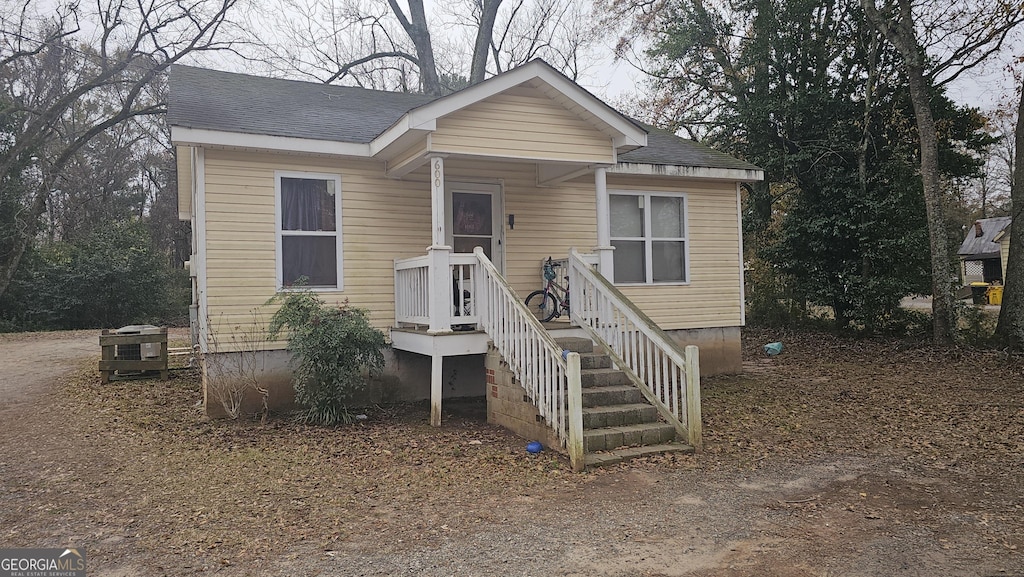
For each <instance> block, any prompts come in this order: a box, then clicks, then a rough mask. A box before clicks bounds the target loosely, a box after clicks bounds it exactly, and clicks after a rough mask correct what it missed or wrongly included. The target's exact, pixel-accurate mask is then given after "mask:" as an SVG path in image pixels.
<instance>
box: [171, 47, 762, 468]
mask: <svg viewBox="0 0 1024 577" xmlns="http://www.w3.org/2000/svg"><path fill="white" fill-rule="evenodd" d="M170 89H171V94H170V100H169V107H168V119H169V122H170V124H171V129H172V133H171V134H172V140H173V143H174V145H175V147H176V151H177V155H178V178H179V211H180V216H181V218H183V219H188V220H190V221H191V222H192V227H193V229H192V230H193V255H192V260H191V270H192V275H193V280H194V294H195V299H194V333H195V335H196V339H197V342H198V345H199V347H200V348H201V349H202V350H203V351H204V352H205V353H206V356H207V358H213V357H215V356H217V355H231V354H236V353H234V352H233V351H234V350H235V349H236V348H238V343H239V342H242V341H244V340H245V339H244V338H242V337H243V334H244V333H245V327H248V326H251V325H252V323H253V322H254V320H253V319H254V317H253V311H254V310H256V311H260V314H259V315H258V316H257V317H255V318H256V321H255V322H256V324H257V325H258V324H259V322H260V318H269V315H270V314H271V313H272V312H273V311H272V310H268V308H267V307H265V306H264V303H265V302H266V301H267V299H268V298H269V297H271V296H273V295H274V294H275V292H277V291H282V290H289V286H290V285H291V284H292V282H293V281H294V280H295V279H297V278H298V277H300V276H306V277H308V278H309V279H310V280H309V283H310V286H311V288H312V290H316V291H318V292H319V293H320V295H321V296H322V297H323V298H324V299H325V300H328V301H330V302H342V301H345V300H347V301H348V302H349V303H351V304H352V305H354V306H358V307H362V308H365V309H368V310H369V311H370V316H371V320H372V322H373V324H374V325H376V326H377V327H379V328H380V329H382V330H385V331H387V332H388V333H389V335H390V340H391V343H392V351H390V353H389V357H388V363H387V368H386V378H385V380H384V381H383V384H381V389H380V390H379V391H378V394H381V395H383V396H384V398H388V399H414V398H419V399H423V398H428V397H429V398H431V400H432V408H433V410H432V421H433V422H434V423H435V424H436V423H439V422H440V416H441V412H440V408H441V400H442V398H444V397H450V396H459V395H463V396H465V395H484V394H486V395H487V397H488V414H489V417H490V418H491V419H492V420H493V421H495V422H498V423H500V424H502V425H505V426H508V427H510V428H512V429H514V430H516V431H518V432H520V433H522V434H524V435H529V436H532V437H535V438H539V437H542V436H543V435H544V434H545V431H546V434H547V437H545V438H547V439H548V440H549V442H552V443H555V444H556V446H557V445H560V446H567V447H568V448H569V449H570V453H572V451H573V450H577V452H578V449H579V447H576V445H580V446H585V448H587V449H588V452H589V453H594V454H595V455H597V456H592V457H588V459H591V460H593V459H597V460H600V459H602V458H608V457H607V455H609V454H612V453H602V451H612V450H613V449H615V448H616V447H618V446H620V445H641V444H646V445H650V444H659V443H664V442H666V441H668V440H672V439H666V438H665V436H664V435H662V434H661V433H660V432H658V433H657V434H655V433H653V432H652V430H649V428H645V427H646V425H645V424H644V423H643V422H637V421H643V420H644V419H646V420H647V421H652V420H653V421H657V422H658V423H659V426H663V425H665V424H666V423H667V424H668V425H670V429H671V428H672V427H674V428H675V432H676V433H678V434H675V435H674V438H675V439H678V440H682V441H689V442H690V443H691V444H693V445H697V444H699V421H700V419H699V397H697V394H696V392H697V382H698V380H699V372H698V371H703V372H704V374H709V373H723V372H737V371H739V370H740V367H741V362H740V327H742V326H743V324H744V307H743V267H742V259H741V255H742V239H741V226H740V185H741V183H742V182H745V181H755V180H760V179H762V178H763V173H762V171H761V170H760V169H758V168H757V167H755V166H752V165H750V164H748V163H745V162H742V161H740V160H737V159H735V158H732V157H730V156H728V155H725V154H721V153H718V152H715V151H713V150H711V149H709V148H707V147H705V146H702V145H700V144H697V143H695V142H692V141H689V140H684V139H680V138H678V137H676V136H674V135H672V134H669V133H666V132H662V131H657V130H654V129H651V128H649V127H645V126H642V125H640V124H638V123H636V122H634V121H632V120H631V119H629V118H627V117H626V116H624V115H622V114H620V113H619V112H617V111H616V110H614V109H613V108H611V107H609V106H608V105H607V104H605V103H604V102H602V101H601V100H599V99H598V98H596V97H595V96H593V95H592V94H590V93H589V92H587V91H586V90H584V89H582V88H581V87H580V86H578V85H577V84H575V83H574V82H572V81H571V80H569V79H568V78H566V77H565V76H563V75H561V74H560V73H558V72H557V71H556V70H554V69H553V68H551V67H550V66H549V65H548V64H546V63H544V62H542V61H539V60H538V61H533V62H530V63H528V64H526V65H524V66H522V67H519V68H516V69H514V70H511V71H508V72H505V73H503V74H500V75H498V76H495V77H492V78H490V79H488V80H486V81H484V82H482V83H480V84H477V85H474V86H471V87H469V88H466V89H464V90H461V91H459V92H456V93H454V94H450V95H448V96H444V97H440V98H432V97H428V96H424V95H419V94H404V93H389V92H378V91H372V90H365V89H361V88H355V87H343V86H327V85H321V84H313V83H305V82H296V81H290V80H277V79H267V78H258V77H254V76H248V75H243V74H232V73H226V72H217V71H211V70H204V69H199V68H191V67H184V66H176V67H173V68H172V69H171V72H170ZM549 256H552V257H554V258H555V259H556V262H557V264H558V265H559V267H560V271H561V272H560V273H559V276H563V277H567V278H568V279H569V285H570V287H571V288H570V293H571V305H572V306H571V320H570V319H563V322H560V323H559V322H555V323H545V324H542V323H540V322H538V321H537V319H535V318H534V317H533V315H531V314H530V311H529V310H528V309H526V308H525V307H524V305H523V303H522V297H525V296H526V295H527V294H529V293H530V292H531V291H533V290H535V289H538V288H540V287H541V283H542V278H541V263H542V261H543V260H544V259H546V258H547V257H549ZM459 301H462V302H459ZM261 315H262V316H261ZM565 321H568V322H565ZM565 338H568V339H569V340H563V339H565ZM555 339H559V340H557V341H556V340H555ZM694 345H696V347H699V351H700V352H699V359H700V361H699V369H698V363H697V358H698V356H697V352H696V351H697V349H696V348H695V347H693V348H690V347H692V346H694ZM263 348H264V349H265V350H266V351H265V354H264V356H265V358H264V359H263V360H261V363H262V364H261V369H260V378H261V380H262V383H263V386H265V387H267V388H269V389H270V390H271V403H272V404H284V403H287V402H288V400H289V399H290V396H289V395H290V385H289V377H290V375H289V373H288V370H287V358H288V356H287V352H286V351H284V350H283V348H284V343H266V344H265V345H263ZM570 348H573V349H579V350H580V351H581V355H580V356H579V357H577V356H576V355H574V354H568V353H563V349H570ZM591 348H594V350H595V351H596V352H589V351H590V350H591ZM577 359H580V360H577ZM577 363H581V364H582V368H581V369H579V368H577V367H578V366H579V365H578V364H577ZM207 364H208V366H207V369H206V373H209V372H210V371H211V370H212V369H211V368H210V366H209V363H207ZM613 365H614V366H613ZM581 372H582V373H583V375H582V377H581V376H580V373H581ZM588 372H589V374H587V373H588ZM573 382H577V384H579V383H580V382H582V385H581V386H582V387H583V392H582V393H575V394H574V393H572V389H573ZM629 387H632V388H635V389H637V390H638V391H639V394H637V395H634V396H631V395H629V394H627V393H626V392H624V389H625V388H629ZM567 388H568V390H567ZM595 389H600V391H598V392H599V393H601V394H604V397H602V398H603V399H604V401H598V400H597V399H598V397H599V396H600V395H599V394H598V392H595ZM616 391H617V392H619V393H622V394H621V395H618V396H616V395H613V394H611V393H613V392H616ZM580 395H582V398H583V401H582V403H583V404H584V405H587V406H585V407H583V408H582V411H581V410H579V404H580V401H579V399H580V398H581V397H580ZM588 399H590V401H588ZM602 402H603V403H604V404H603V405H602V404H601V403H602ZM616 404H617V405H616ZM610 405H616V406H621V407H626V408H625V409H622V410H621V411H619V412H618V413H616V411H617V410H618V409H615V408H608V406H610ZM207 406H208V410H210V411H211V412H215V411H216V407H214V406H213V402H212V401H211V400H210V399H209V398H208V399H207ZM574 406H576V407H577V408H576V409H573V407H574ZM652 406H653V407H654V409H656V411H657V414H655V415H654V416H653V418H650V413H652V412H653V410H648V409H650V408H651V407H652ZM574 411H575V412H574ZM581 412H582V414H583V421H584V423H583V428H584V429H585V430H584V431H583V437H582V439H583V440H582V441H581V440H580V439H581V437H580V434H579V433H580V431H579V430H578V429H579V425H580V424H579V423H578V422H577V421H578V420H579V416H578V415H579V413H581ZM574 415H576V416H574ZM638 415H640V416H638ZM644 415H647V416H646V417H644ZM630 419H634V420H633V421H630ZM538 423H539V425H538ZM648 424H650V423H648ZM537 427H541V428H543V431H539V430H537ZM651 427H654V425H651ZM604 429H609V430H611V432H608V433H607V434H605V432H602V431H601V430H604ZM574 435H575V437H574ZM670 436H673V435H670ZM574 438H575V439H576V440H573V439H574ZM574 443H576V444H574ZM574 447H576V449H574ZM602 454H603V455H605V456H601V455H602Z"/></svg>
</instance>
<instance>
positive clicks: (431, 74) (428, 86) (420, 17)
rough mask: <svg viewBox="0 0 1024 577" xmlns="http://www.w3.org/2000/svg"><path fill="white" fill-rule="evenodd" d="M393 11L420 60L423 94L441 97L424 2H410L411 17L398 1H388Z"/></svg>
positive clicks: (418, 0)
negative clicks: (406, 14)
mask: <svg viewBox="0 0 1024 577" xmlns="http://www.w3.org/2000/svg"><path fill="white" fill-rule="evenodd" d="M388 4H389V5H390V6H391V10H392V11H393V12H394V14H395V16H396V17H397V18H398V21H399V22H400V23H401V24H402V28H404V29H405V33H406V34H408V35H409V39H410V40H412V44H413V46H415V47H416V59H417V60H419V70H420V82H421V83H422V84H423V92H425V93H427V94H429V95H431V96H441V94H443V92H444V91H443V90H442V88H441V80H440V79H439V78H438V75H437V63H436V62H435V61H434V45H433V44H432V43H431V41H430V29H429V28H427V14H426V12H425V11H424V10H423V0H409V17H408V18H406V16H405V12H403V11H402V8H401V7H400V6H399V5H398V2H397V0H388Z"/></svg>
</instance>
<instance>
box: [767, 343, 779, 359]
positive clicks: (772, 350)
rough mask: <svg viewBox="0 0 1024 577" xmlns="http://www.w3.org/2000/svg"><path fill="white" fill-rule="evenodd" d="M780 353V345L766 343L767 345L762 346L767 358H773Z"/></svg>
mask: <svg viewBox="0 0 1024 577" xmlns="http://www.w3.org/2000/svg"><path fill="white" fill-rule="evenodd" d="M781 352H782V343H768V344H767V345H765V346H764V354H766V355H768V356H769V357H774V356H775V355H777V354H779V353H781Z"/></svg>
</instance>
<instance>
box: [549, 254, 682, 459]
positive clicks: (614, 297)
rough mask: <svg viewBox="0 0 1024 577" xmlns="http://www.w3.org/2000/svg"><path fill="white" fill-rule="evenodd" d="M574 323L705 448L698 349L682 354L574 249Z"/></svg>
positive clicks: (571, 267)
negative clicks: (702, 434) (703, 442)
mask: <svg viewBox="0 0 1024 577" xmlns="http://www.w3.org/2000/svg"><path fill="white" fill-rule="evenodd" d="M569 287H570V289H571V291H572V308H571V314H572V320H573V321H574V322H575V323H576V324H578V325H579V326H580V327H582V328H583V329H584V331H586V332H587V334H588V335H589V336H590V337H591V338H592V339H593V340H594V341H595V342H597V343H598V344H601V345H603V346H604V347H605V348H606V349H607V350H608V352H610V353H611V356H612V360H613V361H614V362H615V364H616V366H617V367H618V368H619V369H621V370H623V371H625V372H626V374H627V375H629V376H630V379H631V380H632V381H633V383H634V384H635V385H637V387H638V388H639V389H640V391H641V392H642V393H643V394H644V396H645V397H647V399H648V400H649V401H651V403H652V404H654V405H655V406H656V407H658V410H659V412H661V414H662V416H664V417H665V419H666V420H667V421H669V422H670V423H672V424H673V425H675V426H676V429H677V430H678V431H679V432H680V433H681V434H683V435H685V436H686V438H687V442H689V444H690V445H692V446H693V447H694V448H695V449H699V448H700V446H701V417H700V369H699V361H698V352H697V347H695V346H692V345H690V346H688V347H686V352H685V353H683V352H681V351H680V350H679V348H678V347H677V346H676V344H675V341H673V340H672V338H671V337H669V336H668V335H667V334H665V331H663V330H661V328H660V327H658V325H657V324H656V323H655V322H654V321H652V320H651V319H650V317H648V316H647V315H645V314H644V313H643V311H641V310H640V309H639V308H637V307H636V305H634V304H633V303H632V301H630V300H629V299H628V298H626V296H625V295H623V294H622V293H621V292H619V290H618V289H617V288H615V286H614V285H612V284H611V283H610V282H608V280H607V279H605V278H604V277H603V276H602V275H600V274H598V273H597V272H596V271H595V270H594V269H593V268H592V267H591V266H590V265H589V264H588V263H587V262H586V261H585V260H584V258H583V256H582V255H580V254H579V253H577V252H576V251H575V250H572V251H570V254H569Z"/></svg>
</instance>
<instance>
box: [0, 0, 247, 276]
mask: <svg viewBox="0 0 1024 577" xmlns="http://www.w3.org/2000/svg"><path fill="white" fill-rule="evenodd" d="M240 1H241V0H196V1H193V2H189V3H184V2H180V1H178V0H97V1H96V2H95V3H94V4H91V5H90V7H89V8H86V7H85V6H84V5H83V4H81V3H79V2H60V3H58V4H57V7H56V10H50V11H46V12H40V11H38V8H39V7H38V6H37V5H36V4H35V3H34V2H32V1H31V0H22V1H21V2H17V1H16V0H0V31H2V34H0V132H2V136H3V138H2V140H0V206H2V207H3V211H2V212H0V217H2V218H0V227H2V228H3V234H2V235H0V295H2V294H3V293H4V292H5V291H6V289H7V287H8V285H9V283H10V281H11V279H12V277H13V276H14V274H15V272H16V271H17V269H18V267H19V264H20V262H21V259H22V256H23V255H24V254H25V251H26V249H27V248H28V247H29V246H30V245H31V243H32V242H33V239H34V238H35V236H36V234H37V232H38V230H39V226H40V222H41V219H42V216H43V214H44V212H45V210H46V207H47V201H48V199H49V198H50V192H51V190H52V189H53V186H54V184H55V183H56V182H57V180H58V179H59V178H60V177H61V175H62V172H63V170H64V169H65V168H66V167H67V166H68V164H69V163H70V162H72V161H73V159H74V158H75V157H76V155H77V154H78V152H79V151H80V150H81V149H82V148H83V147H85V146H87V145H88V144H89V143H90V142H92V141H93V139H95V138H96V137H97V136H98V135H101V134H103V133H105V132H106V131H108V130H110V129H111V128H113V127H116V126H118V125H120V124H122V123H124V122H126V121H128V120H130V119H132V118H137V117H143V116H148V115H155V114H160V113H162V112H164V111H165V106H164V103H163V102H162V101H161V100H159V99H157V98H154V97H153V96H154V95H153V93H152V92H151V90H150V84H151V83H152V81H153V80H154V79H155V78H156V77H157V76H158V75H160V74H161V73H162V72H164V71H165V70H166V69H167V67H168V66H170V65H171V64H173V63H175V62H178V61H180V60H182V59H183V58H185V57H187V56H189V55H192V54H196V53H199V52H208V51H214V50H224V49H231V48H232V43H231V42H230V41H227V40H221V35H222V34H223V33H224V32H225V30H224V29H225V28H226V27H228V26H230V23H229V21H228V18H227V16H228V14H229V13H230V12H231V11H232V9H233V8H234V6H235V5H236V3H238V2H240ZM51 8H52V6H51ZM100 101H102V102H103V105H102V106H99V105H87V106H86V105H83V103H88V102H91V103H93V104H96V103H98V102H100Z"/></svg>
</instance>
